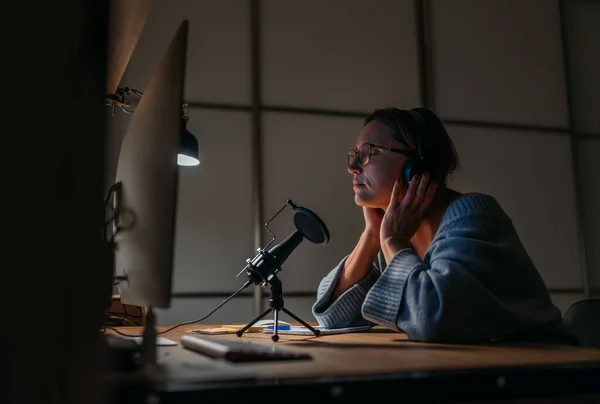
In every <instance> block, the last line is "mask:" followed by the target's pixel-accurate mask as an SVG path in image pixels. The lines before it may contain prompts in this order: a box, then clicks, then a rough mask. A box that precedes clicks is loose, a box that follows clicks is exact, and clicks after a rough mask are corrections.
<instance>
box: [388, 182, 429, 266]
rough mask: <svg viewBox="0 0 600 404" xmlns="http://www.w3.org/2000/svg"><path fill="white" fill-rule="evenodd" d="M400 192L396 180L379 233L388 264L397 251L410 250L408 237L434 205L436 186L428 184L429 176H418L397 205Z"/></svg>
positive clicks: (400, 187) (400, 186) (398, 183)
mask: <svg viewBox="0 0 600 404" xmlns="http://www.w3.org/2000/svg"><path fill="white" fill-rule="evenodd" d="M401 189H402V184H401V180H398V181H396V183H395V184H394V188H393V189H392V196H391V197H390V204H389V205H388V207H387V209H386V211H385V214H384V215H383V220H382V221H381V228H380V231H379V238H380V243H381V247H382V250H383V253H384V256H385V258H386V262H388V263H389V261H390V260H391V259H392V258H393V256H394V255H395V254H396V253H397V252H398V251H400V250H401V249H404V248H409V247H410V243H409V242H410V239H411V237H412V236H413V235H414V234H415V233H416V232H417V230H418V229H419V226H420V224H421V220H422V219H423V216H424V214H425V212H426V211H427V209H428V208H429V206H430V205H431V202H433V198H434V196H435V192H436V190H437V183H436V182H433V183H431V184H429V174H428V173H424V174H423V176H422V177H421V176H419V175H418V174H417V175H415V176H413V178H412V179H411V181H410V183H409V185H408V189H407V190H406V194H405V195H404V198H402V202H399V201H400V192H401Z"/></svg>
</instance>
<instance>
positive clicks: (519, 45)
mask: <svg viewBox="0 0 600 404" xmlns="http://www.w3.org/2000/svg"><path fill="white" fill-rule="evenodd" d="M431 3H432V7H431V10H432V18H431V20H432V22H431V25H432V27H431V29H432V42H433V46H432V48H433V65H434V67H433V75H434V78H433V86H434V90H435V107H436V111H437V112H438V113H439V115H440V116H442V117H443V118H455V119H470V120H481V121H492V122H509V123H519V124H531V125H540V126H556V127H566V126H567V102H566V92H565V88H566V87H565V79H564V73H563V72H564V69H563V58H562V49H561V37H560V24H559V21H560V20H559V10H558V2H556V1H547V0H527V1H522V0H452V1H446V0H432V2H431Z"/></svg>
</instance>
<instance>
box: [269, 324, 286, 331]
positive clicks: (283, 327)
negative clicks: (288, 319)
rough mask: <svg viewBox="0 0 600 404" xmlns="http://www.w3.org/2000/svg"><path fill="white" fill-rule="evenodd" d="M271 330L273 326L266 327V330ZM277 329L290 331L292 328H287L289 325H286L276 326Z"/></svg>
mask: <svg viewBox="0 0 600 404" xmlns="http://www.w3.org/2000/svg"><path fill="white" fill-rule="evenodd" d="M272 329H273V326H272V325H268V326H267V330H272ZM277 329H278V330H291V329H292V327H290V326H289V325H287V324H278V325H277Z"/></svg>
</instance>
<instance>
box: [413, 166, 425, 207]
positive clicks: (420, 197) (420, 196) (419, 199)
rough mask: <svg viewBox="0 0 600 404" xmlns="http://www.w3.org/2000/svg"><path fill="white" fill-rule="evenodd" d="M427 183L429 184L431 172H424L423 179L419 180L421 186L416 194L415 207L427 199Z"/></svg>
mask: <svg viewBox="0 0 600 404" xmlns="http://www.w3.org/2000/svg"><path fill="white" fill-rule="evenodd" d="M427 185H429V173H423V176H422V177H421V181H419V186H418V187H417V191H416V194H415V199H414V200H413V205H415V208H417V209H418V207H419V206H420V205H421V203H422V202H423V200H424V199H425V193H426V192H427Z"/></svg>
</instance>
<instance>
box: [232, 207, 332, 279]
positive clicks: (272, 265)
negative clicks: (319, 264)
mask: <svg viewBox="0 0 600 404" xmlns="http://www.w3.org/2000/svg"><path fill="white" fill-rule="evenodd" d="M286 206H290V207H291V208H292V210H293V212H294V214H293V221H294V227H295V228H296V230H294V231H293V232H292V233H291V234H290V235H289V236H288V237H287V238H286V239H285V240H283V241H282V242H281V243H279V244H277V245H276V246H275V247H273V248H271V249H270V250H268V251H266V249H267V248H268V247H269V246H270V245H271V244H272V243H273V241H275V238H273V240H271V242H270V243H269V244H268V245H267V246H266V247H264V248H259V249H258V250H257V251H258V254H256V256H255V257H254V258H253V259H247V260H246V263H247V264H248V265H246V267H244V269H242V271H241V272H240V273H239V274H237V276H236V278H237V277H239V276H240V275H241V274H242V273H243V272H244V271H245V272H246V275H247V276H248V279H249V282H246V284H247V285H250V284H255V285H262V286H265V285H267V284H268V283H269V281H270V280H271V279H272V278H273V276H275V275H276V274H277V273H278V272H279V271H281V265H282V264H283V263H284V262H285V260H287V259H288V257H289V256H290V254H291V253H292V252H293V251H294V250H295V249H296V248H297V247H298V246H299V245H300V244H301V243H302V241H303V240H304V239H307V240H308V241H310V242H312V243H315V244H322V245H325V244H327V243H328V242H329V230H328V229H327V226H326V225H325V223H323V221H322V220H321V219H320V218H319V216H317V215H316V214H315V213H314V212H312V211H310V210H308V209H306V208H303V207H299V206H296V205H295V204H294V203H293V202H292V201H291V200H289V199H288V200H287V201H286V203H285V205H284V206H283V208H281V210H279V212H277V213H276V214H275V216H273V217H272V218H271V219H270V220H269V221H268V222H267V223H266V224H265V227H266V228H267V230H268V231H269V233H271V234H272V235H273V233H272V232H271V231H270V230H269V227H268V225H269V223H270V222H271V221H272V220H273V219H274V218H275V217H276V216H277V215H278V214H279V213H280V212H281V211H282V210H283V209H284V208H285V207H286ZM273 236H274V235H273Z"/></svg>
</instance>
